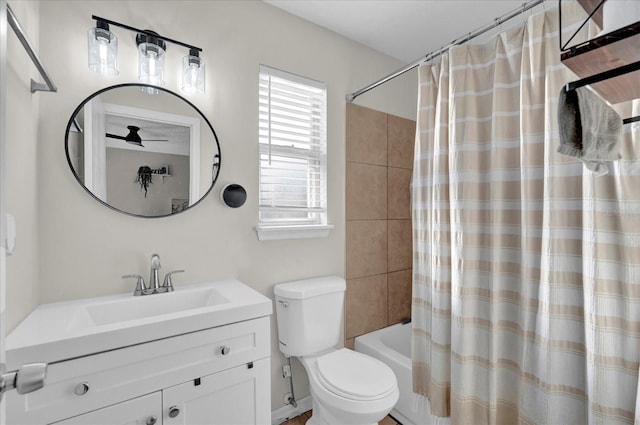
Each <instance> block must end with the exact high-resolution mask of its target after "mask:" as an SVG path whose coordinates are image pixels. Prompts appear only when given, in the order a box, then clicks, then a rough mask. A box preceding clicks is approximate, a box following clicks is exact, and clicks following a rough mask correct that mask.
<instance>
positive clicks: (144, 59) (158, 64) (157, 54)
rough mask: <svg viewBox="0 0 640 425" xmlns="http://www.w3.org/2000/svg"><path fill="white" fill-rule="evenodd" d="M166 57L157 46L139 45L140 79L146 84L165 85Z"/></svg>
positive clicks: (152, 44)
mask: <svg viewBox="0 0 640 425" xmlns="http://www.w3.org/2000/svg"><path fill="white" fill-rule="evenodd" d="M164 56H165V55H164V49H163V48H162V47H160V46H159V45H157V44H154V43H140V44H138V79H139V80H140V81H141V82H143V83H145V84H151V85H154V86H162V85H164ZM151 91H153V92H154V93H155V92H157V91H156V90H153V89H151Z"/></svg>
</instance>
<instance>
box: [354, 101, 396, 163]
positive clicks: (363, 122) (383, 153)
mask: <svg viewBox="0 0 640 425" xmlns="http://www.w3.org/2000/svg"><path fill="white" fill-rule="evenodd" d="M346 114H347V117H346V144H347V149H346V150H347V161H354V162H363V163H366V164H375V165H385V166H386V165H387V114H385V113H384V112H379V111H376V110H373V109H369V108H365V107H363V106H360V105H355V104H353V103H347V112H346Z"/></svg>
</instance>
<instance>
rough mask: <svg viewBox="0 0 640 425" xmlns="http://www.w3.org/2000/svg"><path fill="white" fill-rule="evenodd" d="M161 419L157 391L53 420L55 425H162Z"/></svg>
mask: <svg viewBox="0 0 640 425" xmlns="http://www.w3.org/2000/svg"><path fill="white" fill-rule="evenodd" d="M161 419H162V395H161V394H160V391H158V392H155V393H152V394H148V395H146V396H143V397H138V398H134V399H131V400H128V401H124V402H122V403H118V404H114V405H113V406H109V407H105V408H103V409H99V410H94V411H93V412H89V413H85V414H84V415H80V416H75V417H73V418H70V419H65V420H63V421H60V422H55V425H87V424H91V425H162V422H161Z"/></svg>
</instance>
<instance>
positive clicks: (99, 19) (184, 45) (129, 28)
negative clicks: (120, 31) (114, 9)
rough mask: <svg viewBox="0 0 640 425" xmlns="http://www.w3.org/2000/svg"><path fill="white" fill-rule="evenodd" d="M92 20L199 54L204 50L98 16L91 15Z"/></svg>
mask: <svg viewBox="0 0 640 425" xmlns="http://www.w3.org/2000/svg"><path fill="white" fill-rule="evenodd" d="M91 19H95V20H96V21H103V22H106V23H107V24H109V25H114V26H116V27H120V28H124V29H126V30H129V31H133V32H137V33H138V34H146V35H149V36H153V37H157V38H158V39H160V40H163V41H168V42H169V43H173V44H177V45H179V46H182V47H186V48H187V49H194V50H197V51H198V52H201V51H202V49H201V48H200V47H196V46H192V45H191V44H187V43H183V42H182V41H178V40H173V39H171V38H168V37H165V36H163V35H160V34H157V33H155V32H153V31H150V30H141V29H138V28H135V27H132V26H130V25H126V24H121V23H120V22H116V21H112V20H110V19H105V18H101V17H99V16H96V15H91Z"/></svg>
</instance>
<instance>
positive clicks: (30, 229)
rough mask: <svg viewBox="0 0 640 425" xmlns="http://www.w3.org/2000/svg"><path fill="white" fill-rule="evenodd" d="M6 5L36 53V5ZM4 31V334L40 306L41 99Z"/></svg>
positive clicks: (32, 74) (23, 57) (19, 50)
mask: <svg viewBox="0 0 640 425" xmlns="http://www.w3.org/2000/svg"><path fill="white" fill-rule="evenodd" d="M9 5H10V6H11V8H12V10H13V12H14V14H15V15H16V16H17V18H18V19H19V21H20V24H21V25H22V27H23V28H24V30H25V32H26V34H27V37H29V40H30V41H31V42H32V44H33V46H34V48H36V49H37V48H38V44H39V43H38V33H39V4H38V3H37V2H26V1H18V2H15V1H10V2H9ZM7 31H8V37H7V38H8V39H7V79H6V84H7V87H6V95H7V117H6V123H7V128H6V138H7V139H6V140H7V143H6V158H5V164H6V171H5V178H6V181H5V188H6V195H7V196H6V201H5V202H6V203H5V208H6V212H7V213H10V214H13V215H14V216H15V217H16V225H17V237H18V239H17V243H16V250H15V252H14V254H13V255H12V256H10V257H8V258H7V291H6V294H7V312H6V319H7V323H6V329H7V330H11V329H13V328H14V327H15V326H16V324H17V323H18V322H19V321H20V320H21V319H22V317H24V316H25V315H26V314H27V313H29V311H31V310H32V309H33V308H34V307H35V306H36V305H37V304H38V298H39V295H38V294H39V287H38V282H39V278H38V272H39V267H38V264H39V261H38V260H39V255H38V240H39V223H38V219H37V217H38V210H39V208H40V200H39V198H38V177H39V176H41V170H40V167H41V165H42V163H41V161H40V156H39V153H38V143H39V141H38V122H39V117H40V113H39V109H38V107H39V105H40V99H41V95H40V94H34V95H32V94H31V91H30V90H31V88H30V84H31V78H33V79H34V80H36V81H42V80H40V79H39V74H38V71H36V69H35V68H34V66H33V65H32V63H31V59H29V57H28V56H27V53H26V52H25V50H24V48H23V47H22V45H21V44H20V42H19V41H18V39H17V38H16V36H15V34H14V33H13V31H12V30H11V28H9V29H8V30H7ZM0 89H1V90H5V88H4V87H2V88H0ZM46 95H51V94H46ZM46 95H45V96H46ZM54 96H55V95H54Z"/></svg>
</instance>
